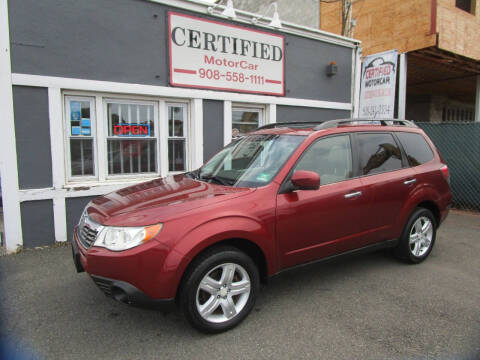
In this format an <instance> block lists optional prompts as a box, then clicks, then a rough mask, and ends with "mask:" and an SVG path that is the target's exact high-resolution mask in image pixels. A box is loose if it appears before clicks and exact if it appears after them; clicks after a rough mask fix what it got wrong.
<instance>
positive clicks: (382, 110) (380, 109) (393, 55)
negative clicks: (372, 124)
mask: <svg viewBox="0 0 480 360" xmlns="http://www.w3.org/2000/svg"><path fill="white" fill-rule="evenodd" d="M397 55H398V54H397V51H396V50H394V51H388V52H384V53H380V54H374V55H369V56H367V57H366V58H365V60H363V66H362V80H361V90H360V117H365V118H371V119H375V118H384V119H392V118H393V115H394V108H395V81H396V79H397V76H396V75H397V71H396V70H397Z"/></svg>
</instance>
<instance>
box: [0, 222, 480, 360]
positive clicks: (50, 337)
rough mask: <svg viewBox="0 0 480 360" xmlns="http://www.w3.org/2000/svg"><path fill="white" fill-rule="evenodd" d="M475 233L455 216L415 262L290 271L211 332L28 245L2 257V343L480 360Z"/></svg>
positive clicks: (53, 355)
mask: <svg viewBox="0 0 480 360" xmlns="http://www.w3.org/2000/svg"><path fill="white" fill-rule="evenodd" d="M479 233H480V216H479V215H474V214H467V213H459V212H452V213H451V214H450V215H449V217H448V218H447V220H446V222H445V223H444V224H443V225H442V227H441V228H440V229H439V233H438V238H437V243H436V245H435V247H434V249H433V251H432V253H431V254H430V257H429V258H428V259H427V260H426V261H425V262H423V263H422V264H420V265H406V264H403V263H401V262H399V261H397V260H395V259H393V258H392V257H391V256H389V255H388V254H387V253H385V252H376V253H371V254H367V255H361V256H357V257H354V258H349V259H345V260H342V261H337V262H335V263H328V264H318V265H313V266H308V267H303V268H301V269H297V270H295V271H290V272H286V273H284V274H283V275H281V276H279V277H277V278H275V279H274V280H272V281H271V282H270V283H269V284H268V285H266V286H263V287H262V290H261V293H260V297H259V299H258V301H257V304H256V306H255V308H254V310H253V311H252V313H251V314H250V316H249V317H248V318H247V319H246V320H245V321H244V322H243V323H242V324H241V325H240V326H239V327H237V328H235V329H233V330H231V331H229V332H226V333H223V334H218V335H204V334H201V333H199V332H197V331H196V330H194V329H192V328H191V327H190V326H189V325H188V323H187V322H186V321H185V320H184V319H183V317H182V316H181V314H180V313H178V312H174V313H170V314H166V315H165V314H163V313H161V312H156V311H152V310H144V309H139V308H134V307H129V306H127V305H124V304H121V303H117V302H115V301H114V300H111V299H109V298H107V297H105V296H104V295H103V293H101V292H100V290H99V289H98V288H97V287H96V286H95V285H94V283H93V282H92V280H91V279H90V278H89V277H88V275H87V274H85V273H82V274H77V273H76V272H75V269H74V266H73V263H72V259H71V250H70V247H69V246H63V247H53V248H48V249H42V250H27V251H23V252H22V253H20V254H17V255H9V256H2V257H0V276H1V277H2V278H1V284H0V307H1V309H2V312H1V313H0V320H1V323H0V324H1V325H2V327H1V328H0V339H2V341H3V345H4V346H6V347H7V348H8V350H9V351H10V354H12V353H13V352H17V355H18V354H21V355H22V356H23V357H19V358H22V359H27V358H28V359H29V358H37V359H175V360H180V359H209V360H212V359H223V360H226V359H480V266H479V265H480V260H479V259H480V236H479ZM4 354H5V353H4ZM10 356H12V355H10ZM4 357H5V355H4ZM0 358H1V356H0ZM2 360H4V359H3V358H2Z"/></svg>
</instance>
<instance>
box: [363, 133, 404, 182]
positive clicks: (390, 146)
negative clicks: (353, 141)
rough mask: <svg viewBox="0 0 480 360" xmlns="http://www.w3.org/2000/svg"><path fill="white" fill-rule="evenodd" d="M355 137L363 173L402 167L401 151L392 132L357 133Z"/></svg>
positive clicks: (368, 173)
mask: <svg viewBox="0 0 480 360" xmlns="http://www.w3.org/2000/svg"><path fill="white" fill-rule="evenodd" d="M357 139H358V146H359V151H360V165H361V173H362V174H363V175H371V174H377V173H381V172H385V171H392V170H397V169H401V168H402V152H401V151H400V148H399V147H398V145H397V143H396V142H395V139H394V138H393V136H392V134H388V133H377V134H358V135H357Z"/></svg>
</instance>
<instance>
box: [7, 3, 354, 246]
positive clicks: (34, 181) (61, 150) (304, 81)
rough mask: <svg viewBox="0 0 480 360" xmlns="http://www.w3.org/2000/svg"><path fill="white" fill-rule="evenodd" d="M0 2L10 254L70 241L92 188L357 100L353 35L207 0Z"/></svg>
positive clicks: (329, 114) (348, 108) (339, 112)
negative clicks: (228, 10) (228, 11)
mask: <svg viewBox="0 0 480 360" xmlns="http://www.w3.org/2000/svg"><path fill="white" fill-rule="evenodd" d="M0 3H1V4H2V5H1V7H2V8H1V9H0V18H1V19H0V20H1V21H0V26H1V28H0V34H1V35H0V37H1V38H0V42H1V45H2V53H1V55H0V71H1V75H0V76H1V78H0V91H1V96H0V99H1V100H0V101H1V103H0V105H1V107H2V112H3V119H2V133H1V139H0V140H1V141H0V142H1V144H0V150H1V177H2V195H3V212H4V224H5V229H4V231H5V241H4V244H3V246H5V247H6V249H7V250H8V251H15V250H16V249H18V248H19V247H21V246H23V247H25V248H31V247H36V246H43V245H49V244H53V243H54V242H55V241H56V242H62V241H68V240H69V238H70V237H71V234H72V230H73V227H74V226H75V224H76V222H77V221H78V218H79V216H80V214H81V211H82V209H83V208H84V206H85V205H86V204H87V202H88V201H90V200H91V199H92V198H93V197H95V196H98V195H101V194H105V193H107V192H110V191H113V190H116V189H119V188H122V187H125V186H128V185H131V184H136V183H139V182H142V181H146V180H150V179H153V178H156V177H159V176H168V175H172V174H175V173H181V172H184V171H189V170H193V169H196V168H198V167H199V166H201V165H202V164H203V162H204V161H206V160H208V158H209V157H211V156H212V155H213V154H215V153H216V152H217V151H218V150H219V149H220V148H221V147H223V146H224V145H225V144H227V143H229V142H230V141H231V139H232V136H233V137H235V136H238V135H241V134H243V133H245V132H248V131H251V130H253V129H255V128H256V127H258V126H262V125H264V124H268V123H272V122H285V121H311V120H328V119H333V118H345V117H350V116H352V115H354V113H355V111H356V103H357V101H358V100H357V96H355V95H354V94H358V75H359V59H360V44H359V42H358V41H355V40H352V39H347V38H344V37H340V36H338V35H333V34H329V33H326V32H323V31H319V30H316V29H309V28H305V27H302V26H297V25H293V24H288V23H283V24H282V27H281V28H273V27H269V25H268V23H269V21H268V19H266V20H265V19H262V20H257V21H252V19H254V18H256V17H258V16H256V15H254V14H250V13H247V12H242V11H236V16H235V18H234V19H231V18H228V17H226V16H223V15H222V10H223V7H222V6H217V7H215V8H212V7H211V5H209V4H207V3H204V2H201V1H182V0H162V1H161V0H121V1H119V0H101V1H99V0H82V1H77V0H64V1H62V2H58V1H53V0H43V1H35V0H9V1H8V2H7V0H1V1H0ZM332 62H334V63H335V65H336V67H337V69H338V71H337V72H336V74H332V73H331V72H329V71H328V68H329V65H330V64H331V63H332Z"/></svg>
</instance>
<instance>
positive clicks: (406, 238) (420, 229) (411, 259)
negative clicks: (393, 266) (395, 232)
mask: <svg viewBox="0 0 480 360" xmlns="http://www.w3.org/2000/svg"><path fill="white" fill-rule="evenodd" d="M436 234H437V224H436V221H435V217H434V216H433V214H432V212H431V211H430V210H428V209H425V208H421V207H419V208H416V209H415V210H414V211H413V212H412V214H411V215H410V218H409V219H408V221H407V224H406V225H405V228H404V229H403V233H402V236H401V238H400V240H399V243H398V245H397V247H396V248H395V249H394V254H395V256H396V257H397V258H399V259H401V260H404V261H406V262H408V263H411V264H418V263H421V262H422V261H423V260H425V259H426V258H427V257H428V255H429V254H430V252H431V251H432V248H433V245H434V243H435V238H436Z"/></svg>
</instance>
